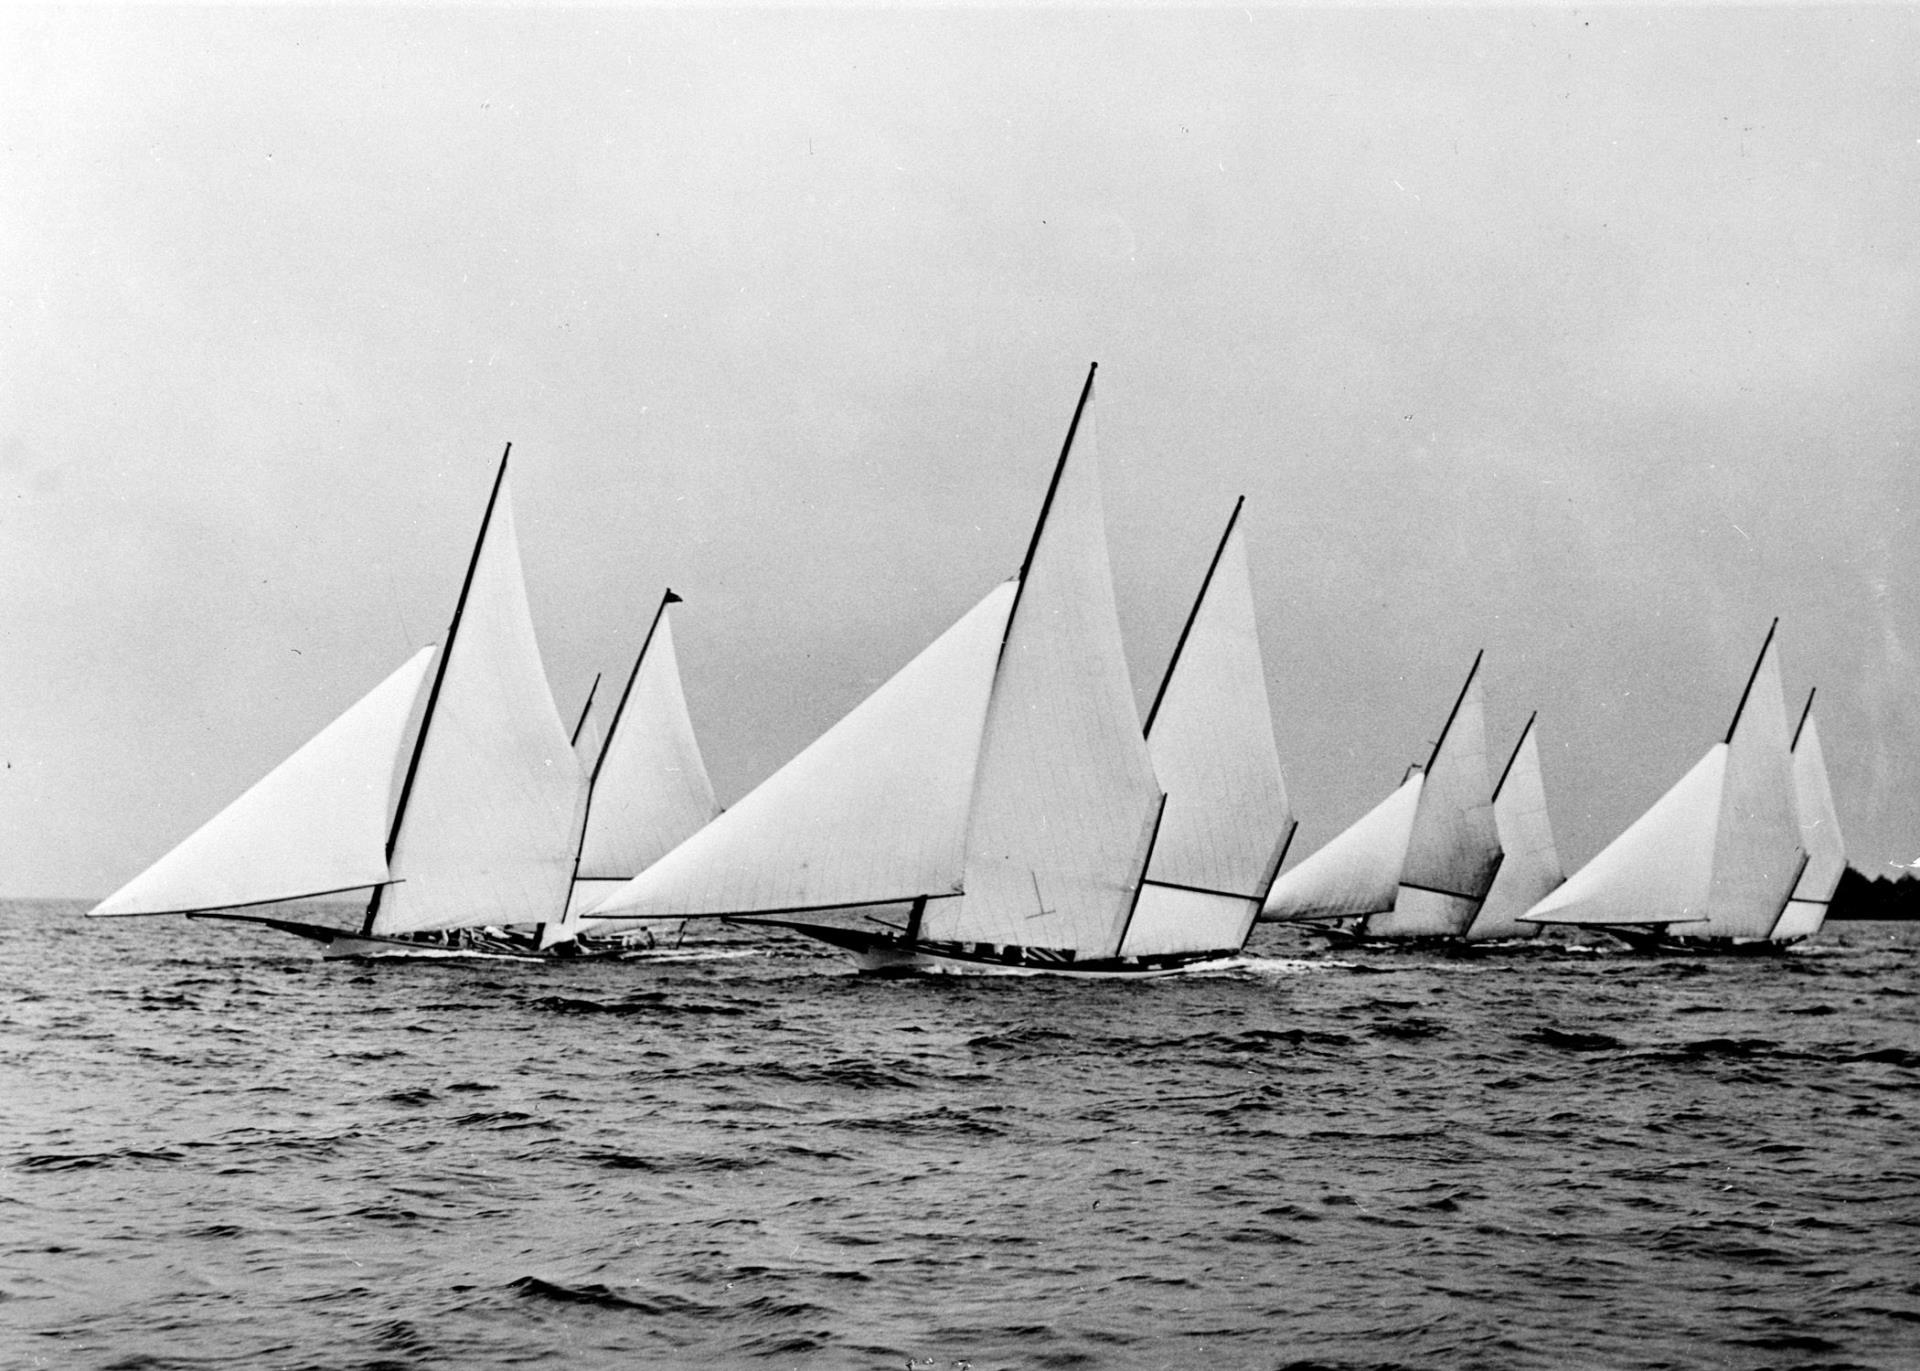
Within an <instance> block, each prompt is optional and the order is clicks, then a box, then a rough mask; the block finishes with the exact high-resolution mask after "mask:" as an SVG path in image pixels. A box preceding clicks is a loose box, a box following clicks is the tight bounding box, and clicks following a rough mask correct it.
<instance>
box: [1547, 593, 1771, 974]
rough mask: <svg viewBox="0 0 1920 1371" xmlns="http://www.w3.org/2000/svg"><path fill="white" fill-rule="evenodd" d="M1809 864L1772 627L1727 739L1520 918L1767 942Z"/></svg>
mask: <svg viewBox="0 0 1920 1371" xmlns="http://www.w3.org/2000/svg"><path fill="white" fill-rule="evenodd" d="M1775 622H1776V626H1777V623H1778V621H1777V620H1776V621H1775ZM1805 862H1806V854H1805V852H1804V851H1803V850H1802V848H1801V846H1800V834H1799V821H1798V818H1797V815H1796V814H1795V809H1794V797H1793V779H1792V772H1791V762H1790V759H1789V752H1788V743H1787V732H1786V710H1785V708H1784V706H1783V703H1782V701H1781V698H1780V667H1779V661H1778V658H1777V656H1776V654H1775V652H1774V646H1773V630H1772V629H1769V630H1768V631H1767V641H1766V645H1765V646H1764V647H1762V648H1761V650H1760V657H1759V660H1758V661H1757V662H1755V664H1754V669H1753V674H1752V675H1751V676H1750V677H1749V678H1748V682H1747V689H1746V692H1745V694H1744V695H1743V696H1742V697H1741V702H1740V706H1739V708H1738V710H1737V711H1736V712H1735V715H1734V722H1733V726H1732V727H1731V728H1730V729H1729V730H1728V732H1727V738H1726V740H1725V741H1724V742H1720V743H1715V744H1714V745H1713V747H1712V748H1710V749H1709V750H1708V752H1707V754H1706V756H1704V757H1702V758H1701V759H1700V760H1699V761H1698V762H1696V763H1695V764H1694V767H1693V769H1692V770H1691V771H1689V772H1688V773H1687V774H1686V775H1685V776H1683V777H1682V778H1681V779H1680V781H1679V782H1678V783H1677V784H1675V785H1674V787H1673V789H1671V790H1669V791H1668V792H1667V793H1666V794H1665V795H1663V796H1662V797H1661V798H1660V800H1659V801H1658V802H1657V803H1656V804H1655V805H1654V806H1653V808H1651V809H1649V810H1648V811H1647V812H1646V813H1645V814H1643V815H1641V816H1640V818H1639V819H1637V820H1635V821H1634V823H1633V824H1632V825H1631V826H1630V827H1629V828H1628V829H1627V830H1626V832H1624V833H1622V834H1621V835H1620V836H1619V837H1618V838H1615V839H1614V840H1613V841H1612V842H1611V843H1609V844H1608V845H1607V846H1606V847H1604V848H1602V849H1601V851H1600V854H1599V855H1598V856H1596V857H1595V858H1594V859H1593V860H1592V861H1590V862H1588V863H1587V864H1586V865H1585V866H1583V867H1582V868H1580V870H1578V871H1576V872H1575V873H1574V874H1573V875H1572V876H1570V877H1569V878H1568V879H1567V882H1566V884H1565V885H1563V886H1561V887H1560V888H1559V889H1558V890H1556V891H1554V892H1553V893H1552V894H1551V895H1548V896H1547V897H1546V898H1545V899H1544V900H1542V901H1541V902H1540V903H1539V904H1537V905H1535V906H1534V907H1533V908H1532V909H1530V910H1528V911H1527V913H1526V914H1525V915H1523V916H1522V917H1523V918H1525V919H1526V920H1527V921H1529V922H1533V923H1566V924H1590V925H1595V926H1606V925H1629V926H1630V925H1655V924H1664V925H1666V926H1667V928H1666V932H1667V934H1668V935H1676V936H1686V937H1701V936H1706V937H1726V938H1741V939H1748V938H1764V937H1766V936H1767V934H1768V932H1769V931H1770V930H1771V929H1772V928H1773V926H1774V924H1775V922H1776V921H1777V920H1778V918H1779V916H1780V913H1781V911H1782V909H1783V908H1784V907H1785V905H1786V902H1787V899H1788V896H1789V894H1790V893H1791V892H1792V890H1793V887H1794V883H1795V881H1796V880H1797V879H1798V878H1799V876H1800V872H1801V868H1802V866H1803V865H1804V864H1805Z"/></svg>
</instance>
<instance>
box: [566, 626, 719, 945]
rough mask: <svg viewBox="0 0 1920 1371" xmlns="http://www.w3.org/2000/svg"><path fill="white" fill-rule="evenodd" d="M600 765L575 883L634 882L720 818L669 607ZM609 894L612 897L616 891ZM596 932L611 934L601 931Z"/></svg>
mask: <svg viewBox="0 0 1920 1371" xmlns="http://www.w3.org/2000/svg"><path fill="white" fill-rule="evenodd" d="M598 766H599V771H598V774H597V775H596V776H595V777H594V778H593V790H592V794H591V796H590V798H589V800H588V809H587V825H586V832H585V833H584V834H583V835H582V838H581V843H580V865H579V868H578V870H577V872H576V873H575V881H576V883H577V882H579V881H593V882H596V883H599V882H604V881H607V880H612V879H618V880H619V881H622V882H624V881H627V880H630V879H632V878H633V877H635V876H637V875H639V874H640V873H641V872H642V871H645V870H646V869H647V868H648V867H650V866H652V865H653V864H654V863H655V862H657V861H659V860H660V859H661V858H662V857H664V856H666V855H667V853H669V852H671V851H672V850H673V849H674V848H676V847H678V846H679V845H680V844H681V843H683V842H685V841H686V840H687V839H688V838H690V837H692V836H693V835H694V834H695V833H697V832H698V831H699V830H700V829H702V828H704V827H705V826H706V825H707V824H708V823H709V822H711V821H712V820H713V818H714V816H715V815H717V814H718V813H719V812H720V806H719V805H718V804H717V803H716V802H715V801H714V797H713V782H712V781H711V780H709V779H708V778H707V764H706V762H705V760H704V759H703V758H702V757H701V755H700V744H699V741H698V740H697V739H696V738H695V737H694V733H693V720H692V719H691V718H689V717H688V714H687V698H686V694H685V692H684V691H683V690H682V688H681V684H680V663H679V659H678V657H677V656H676V655H675V653H674V648H673V628H672V621H671V619H670V618H669V616H668V613H667V611H666V608H665V606H664V605H663V606H662V608H661V611H660V614H659V617H658V618H657V620H656V621H655V623H654V627H653V632H652V633H651V634H650V635H649V637H648V640H647V644H646V650H645V652H644V653H643V655H642V656H641V657H640V659H639V661H638V663H637V664H636V667H635V670H634V673H633V677H632V681H631V684H630V686H629V688H628V690H627V691H626V694H625V698H624V699H623V700H622V701H621V702H620V705H619V707H618V714H617V717H616V718H615V720H614V722H613V734H612V736H611V737H610V738H609V739H608V740H607V744H606V748H605V750H604V752H602V753H601V755H600V759H599V763H598ZM606 889H607V891H608V893H610V889H611V888H610V887H609V888H606ZM594 903H598V900H596V901H595V902H594ZM594 931H595V932H598V933H605V932H609V931H612V930H610V929H609V928H608V927H606V926H602V927H599V928H596V929H595V930H594Z"/></svg>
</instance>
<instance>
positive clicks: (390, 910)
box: [371, 476, 586, 935]
mask: <svg viewBox="0 0 1920 1371" xmlns="http://www.w3.org/2000/svg"><path fill="white" fill-rule="evenodd" d="M423 728H424V729H425V733H426V736H425V741H424V743H423V744H422V745H421V747H420V752H419V757H418V762H417V766H416V768H415V771H414V777H413V786H412V790H411V792H410V794H409V797H408V800H407V805H406V808H405V810H404V812H403V813H402V814H401V816H400V821H399V833H398V835H397V838H396V840H395V843H394V850H393V859H392V863H391V866H392V875H393V877H394V879H395V881H396V882H397V884H395V885H392V886H389V887H387V888H386V890H385V891H384V892H382V894H381V897H380V900H379V904H378V907H377V912H376V917H375V919H374V922H373V927H372V930H371V931H372V932H373V933H375V934H378V935H391V934H395V933H409V932H416V931H419V930H424V929H438V928H463V927H473V926H479V925H486V924H511V923H544V922H547V921H549V920H550V919H552V918H553V917H554V916H555V915H556V914H558V913H559V912H560V911H562V910H564V909H565V908H566V904H567V887H568V883H569V881H570V880H571V878H572V875H573V859H574V839H575V835H576V834H577V833H578V831H579V829H578V825H579V815H580V807H581V805H582V804H584V802H585V799H586V785H585V778H584V777H583V776H582V774H581V771H580V766H579V762H578V760H577V759H576V758H575V756H574V752H573V748H572V747H571V746H570V745H569V742H568V738H567V732H566V729H565V728H564V727H563V726H562V724H561V722H560V714H559V711H558V710H557V709H556V708H555V707H554V703H553V694H552V692H551V691H550V690H549V689H548V686H547V678H546V673H545V672H544V671H543V670H542V668H541V665H540V650H539V645H538V644H537V643H536V642H535V640H534V634H533V618H532V615H531V613H530V612H529V610H528V608H527V593H526V584H525V581H524V579H523V577H522V574H521V569H520V549H519V543H518V540H517V538H516V536H515V532H514V521H513V505H512V501H511V499H510V497H509V494H508V491H507V489H506V486H505V478H504V476H503V477H502V478H501V483H500V488H499V492H498V497H497V500H496V503H495V507H494V509H493V512H492V517H491V518H490V520H489V522H488V526H487V527H486V529H485V531H484V532H483V534H482V538H481V545H480V548H479V551H478V554H477V556H476V558H475V563H474V568H473V573H472V582H471V585H470V587H469V589H468V591H467V594H466V597H465V601H464V605H463V608H462V612H461V615H460V621H459V623H458V625H457V626H456V628H455V630H453V631H451V632H450V633H449V648H448V655H447V660H446V663H445V665H444V669H443V672H442V675H441V678H440V683H439V695H438V697H437V698H436V699H435V700H434V703H433V708H432V712H431V713H430V715H429V716H428V718H427V719H426V721H425V723H424V724H423Z"/></svg>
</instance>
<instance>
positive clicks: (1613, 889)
mask: <svg viewBox="0 0 1920 1371" xmlns="http://www.w3.org/2000/svg"><path fill="white" fill-rule="evenodd" d="M1726 769H1727V745H1726V744H1725V743H1715V744H1714V745H1713V747H1712V748H1710V749H1709V750H1708V752H1707V755H1706V756H1704V757H1702V758H1701V759H1700V760H1699V761H1698V762H1696V763H1694V766H1693V769H1692V770H1691V771H1689V772H1688V773H1687V774H1686V775H1685V776H1682V777H1681V778H1680V780H1679V781H1678V782H1676V783H1675V785H1674V787H1673V788H1672V789H1671V790H1669V791H1668V792H1667V793H1666V794H1665V795H1662V796H1661V797H1660V799H1659V800H1658V801H1656V802H1655V804H1654V806H1653V808H1651V809H1649V810H1648V811H1647V812H1646V813H1645V814H1642V815H1641V816H1640V817H1639V818H1638V819H1636V820H1634V822H1633V823H1632V824H1631V825H1629V826H1628V828H1627V830H1626V831H1625V832H1624V833H1622V834H1621V835H1620V836H1619V837H1617V838H1615V839H1614V840H1613V841H1612V842H1610V843H1608V844H1607V845H1606V846H1605V847H1603V848H1601V849H1600V852H1599V854H1598V855H1597V856H1595V857H1594V859H1593V860H1592V861H1590V862H1588V863H1587V864H1586V865H1585V866H1583V867H1581V868H1580V869H1579V870H1578V871H1576V872H1574V873H1573V875H1571V876H1569V877H1567V880H1566V883H1565V884H1564V885H1562V886H1561V887H1560V888H1559V889H1558V890H1556V891H1554V892H1553V893H1552V894H1551V895H1548V896H1547V897H1546V898H1545V899H1544V900H1542V901H1540V903H1539V904H1536V905H1535V906H1534V907H1533V908H1532V909H1530V910H1528V911H1527V912H1526V914H1525V915H1523V916H1522V917H1524V918H1526V919H1527V920H1529V921H1531V922H1534V923H1560V924H1660V923H1675V922H1679V921H1682V920H1687V919H1698V918H1699V917H1700V916H1701V915H1702V914H1704V913H1705V912H1706V908H1707V890H1708V887H1709V886H1710V885H1711V884H1712V882H1713V835H1714V832H1715V830H1716V829H1717V828H1718V827H1719V825H1720V788H1721V782H1722V780H1723V779H1724V778H1725V776H1726Z"/></svg>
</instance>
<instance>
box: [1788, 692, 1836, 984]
mask: <svg viewBox="0 0 1920 1371" xmlns="http://www.w3.org/2000/svg"><path fill="white" fill-rule="evenodd" d="M1813 695H1814V692H1813V691H1811V690H1810V691H1808V692H1807V703H1806V707H1805V708H1803V709H1802V710H1801V711H1800V724H1799V726H1798V727H1797V728H1796V729H1795V730H1794V734H1793V793H1794V798H1795V800H1796V801H1797V803H1798V810H1799V815H1800V840H1801V842H1802V843H1803V844H1804V845H1805V846H1806V849H1807V865H1806V867H1805V869H1804V870H1802V871H1801V873H1800V879H1799V881H1798V882H1796V883H1795V885H1794V887H1793V897H1792V898H1791V899H1789V900H1788V901H1787V907H1786V909H1785V910H1783V911H1782V912H1781V914H1780V919H1779V921H1778V922H1777V923H1775V924H1774V926H1773V932H1772V933H1771V934H1769V935H1768V941H1770V942H1773V943H1776V944H1778V945H1780V946H1786V945H1788V944H1790V943H1797V942H1804V941H1805V940H1806V939H1808V938H1811V937H1812V936H1813V935H1814V934H1816V933H1818V932H1819V931H1820V925H1821V924H1823V923H1825V922H1826V919H1827V908H1828V906H1829V905H1831V904H1832V902H1833V892H1834V890H1835V889H1836V888H1837V887H1838V886H1839V884H1840V877H1841V875H1842V874H1843V873H1844V872H1845V871H1846V869H1847V845H1846V841H1845V840H1844V839H1843V838H1842V837H1841V836H1840V816H1839V815H1838V814H1836V813H1835V812H1834V808H1833V789H1832V787H1831V786H1830V785H1829V784H1828V783H1827V759H1826V754H1825V753H1824V752H1822V751H1821V748H1820V729H1819V726H1818V725H1817V724H1815V723H1814V721H1813Z"/></svg>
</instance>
